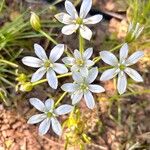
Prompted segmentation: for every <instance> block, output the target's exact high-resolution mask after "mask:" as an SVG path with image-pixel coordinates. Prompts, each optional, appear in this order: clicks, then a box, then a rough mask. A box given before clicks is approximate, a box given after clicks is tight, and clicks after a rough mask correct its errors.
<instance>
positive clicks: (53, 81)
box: [46, 70, 58, 89]
mask: <svg viewBox="0 0 150 150" xmlns="http://www.w3.org/2000/svg"><path fill="white" fill-rule="evenodd" d="M46 78H47V80H48V84H49V86H50V87H52V88H53V89H57V87H58V79H57V76H56V73H55V72H54V71H53V70H48V71H47V74H46Z"/></svg>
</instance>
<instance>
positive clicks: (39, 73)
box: [31, 67, 46, 82]
mask: <svg viewBox="0 0 150 150" xmlns="http://www.w3.org/2000/svg"><path fill="white" fill-rule="evenodd" d="M45 73H46V68H45V67H41V68H39V69H38V70H37V71H36V72H35V73H34V74H33V75H32V78H31V82H36V81H38V80H40V79H41V78H42V77H43V76H44V74H45Z"/></svg>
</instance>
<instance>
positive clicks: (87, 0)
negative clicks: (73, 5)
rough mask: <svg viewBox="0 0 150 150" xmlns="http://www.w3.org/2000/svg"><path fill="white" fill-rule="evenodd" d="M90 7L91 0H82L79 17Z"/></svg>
mask: <svg viewBox="0 0 150 150" xmlns="http://www.w3.org/2000/svg"><path fill="white" fill-rule="evenodd" d="M91 7H92V0H83V2H82V4H81V8H80V18H85V17H86V16H87V14H88V13H89V11H90V9H91Z"/></svg>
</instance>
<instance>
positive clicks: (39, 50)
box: [34, 44, 48, 60]
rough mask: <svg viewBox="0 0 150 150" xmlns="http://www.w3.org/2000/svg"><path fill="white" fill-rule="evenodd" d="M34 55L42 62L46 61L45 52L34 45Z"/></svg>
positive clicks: (40, 47) (37, 45)
mask: <svg viewBox="0 0 150 150" xmlns="http://www.w3.org/2000/svg"><path fill="white" fill-rule="evenodd" d="M34 50H35V54H36V55H37V56H38V57H39V58H40V59H42V60H45V59H48V58H47V55H46V52H45V50H44V49H43V47H42V46H41V45H39V44H34Z"/></svg>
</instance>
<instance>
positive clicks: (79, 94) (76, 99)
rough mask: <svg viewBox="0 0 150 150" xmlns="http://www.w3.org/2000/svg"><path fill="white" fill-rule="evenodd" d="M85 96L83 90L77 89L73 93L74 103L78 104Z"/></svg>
mask: <svg viewBox="0 0 150 150" xmlns="http://www.w3.org/2000/svg"><path fill="white" fill-rule="evenodd" d="M82 97H83V92H82V91H76V92H74V93H73V94H72V95H71V99H72V105H75V104H77V103H78V102H79V101H80V100H81V99H82Z"/></svg>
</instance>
